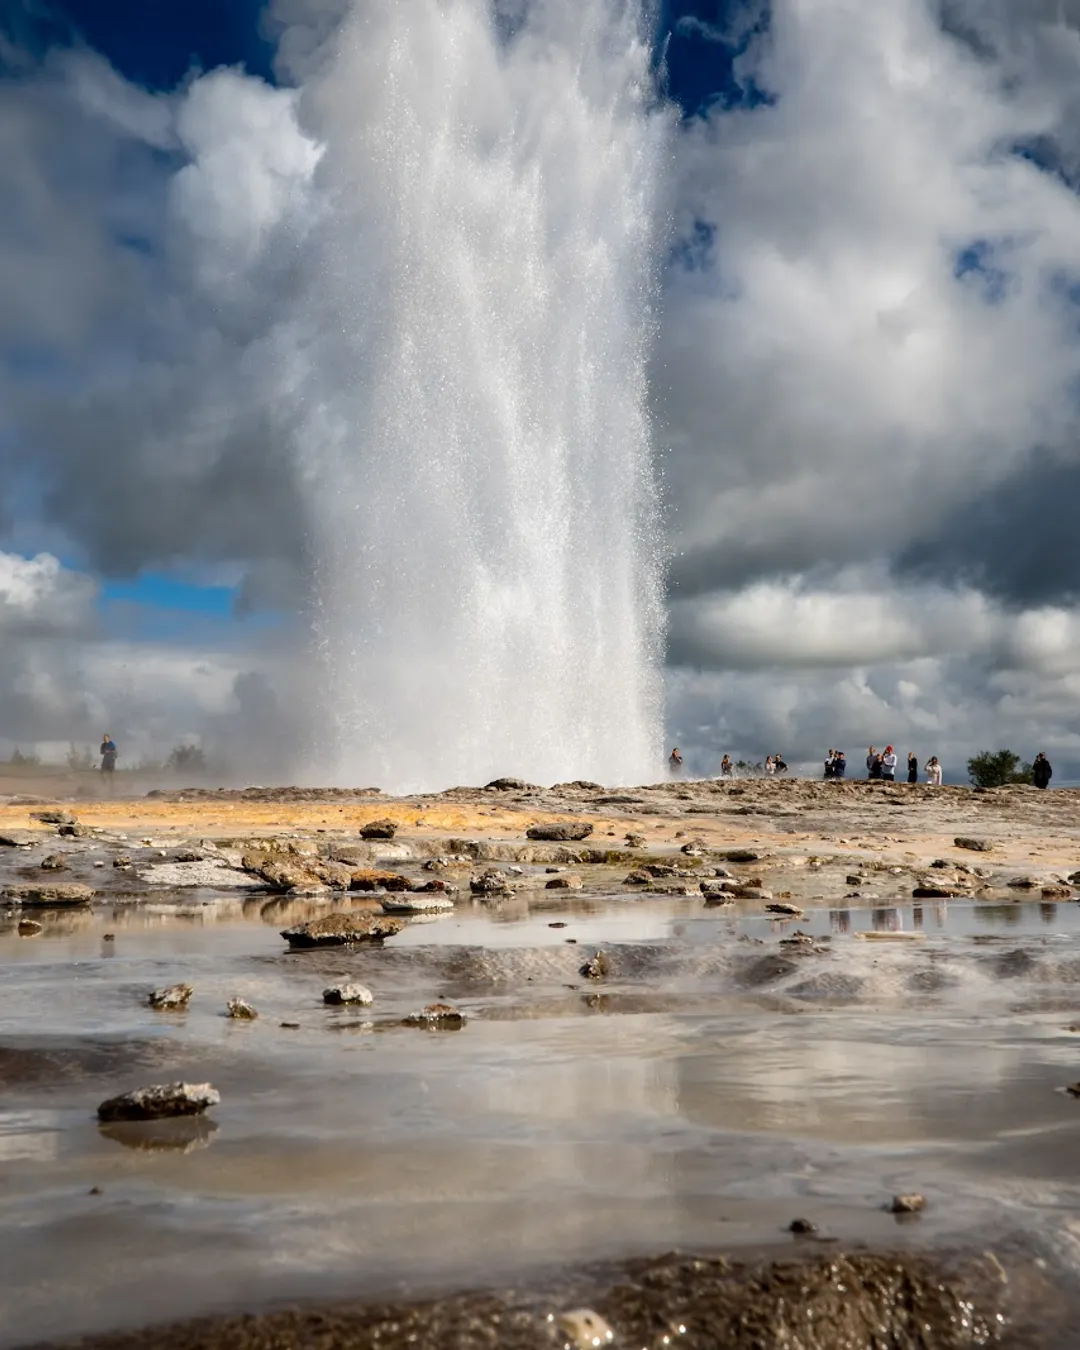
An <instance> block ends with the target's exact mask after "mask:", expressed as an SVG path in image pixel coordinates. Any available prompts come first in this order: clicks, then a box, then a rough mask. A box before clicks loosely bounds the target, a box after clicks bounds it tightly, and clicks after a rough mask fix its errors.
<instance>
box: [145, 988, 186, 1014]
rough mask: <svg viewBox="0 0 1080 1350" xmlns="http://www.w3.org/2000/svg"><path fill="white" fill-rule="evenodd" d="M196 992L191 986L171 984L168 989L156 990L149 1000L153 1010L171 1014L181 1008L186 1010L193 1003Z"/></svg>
mask: <svg viewBox="0 0 1080 1350" xmlns="http://www.w3.org/2000/svg"><path fill="white" fill-rule="evenodd" d="M194 992H195V990H194V988H193V987H192V986H191V985H190V984H170V985H169V987H168V988H167V989H155V990H154V992H153V993H152V994H151V995H150V997H149V998H148V999H147V1002H148V1003H149V1004H150V1006H151V1008H157V1009H158V1010H159V1011H163V1012H169V1011H170V1010H172V1011H175V1010H176V1009H179V1008H186V1007H187V1005H188V1004H189V1003H190V1002H191V996H192V994H193V993H194Z"/></svg>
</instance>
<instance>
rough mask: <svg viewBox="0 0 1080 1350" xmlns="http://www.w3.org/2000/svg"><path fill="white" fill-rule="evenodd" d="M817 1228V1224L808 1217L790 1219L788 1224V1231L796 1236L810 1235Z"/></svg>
mask: <svg viewBox="0 0 1080 1350" xmlns="http://www.w3.org/2000/svg"><path fill="white" fill-rule="evenodd" d="M817 1230H818V1226H817V1224H816V1223H814V1222H813V1221H812V1220H810V1219H792V1221H791V1222H790V1223H789V1224H788V1232H789V1233H794V1234H795V1236H796V1237H810V1236H812V1235H813V1234H814V1233H816V1232H817Z"/></svg>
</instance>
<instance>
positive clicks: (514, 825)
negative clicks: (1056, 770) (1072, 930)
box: [0, 779, 1080, 1350]
mask: <svg viewBox="0 0 1080 1350" xmlns="http://www.w3.org/2000/svg"><path fill="white" fill-rule="evenodd" d="M1078 868H1080V793H1077V792H1074V791H1071V790H1057V791H1050V792H1039V791H1037V790H1036V789H1034V788H1027V787H1012V788H1005V789H998V790H994V791H978V790H971V789H964V788H940V789H931V788H929V787H926V786H923V785H917V786H908V785H907V784H894V785H890V784H882V783H877V784H868V783H864V782H859V781H848V782H844V783H826V782H810V781H801V780H781V781H774V782H764V781H743V782H724V783H720V782H713V781H704V782H690V781H673V782H665V783H661V784H656V785H652V786H647V787H638V788H626V789H623V788H618V789H609V788H605V787H602V786H600V785H597V784H592V783H587V782H573V783H566V784H560V785H557V786H555V787H550V788H547V787H536V786H530V785H527V784H524V783H521V782H520V781H517V780H513V779H505V780H499V781H497V782H496V783H493V784H491V785H489V786H487V787H482V788H464V787H463V788H454V789H451V790H449V791H446V792H442V793H438V794H426V795H418V796H412V797H407V798H390V797H387V796H384V795H383V794H381V793H379V792H377V791H376V790H375V789H365V790H361V791H357V792H347V791H341V790H324V791H320V790H316V789H306V788H304V789H300V788H282V789H263V788H258V789H247V790H220V791H213V790H206V789H190V790H185V791H176V792H168V793H164V792H159V791H156V792H152V793H151V794H150V795H149V796H147V797H143V798H138V799H131V798H129V799H115V800H108V801H104V800H100V799H95V800H74V799H69V800H66V801H63V802H55V801H53V802H49V801H46V800H43V799H37V798H33V797H29V798H28V797H27V796H25V795H23V796H13V795H12V796H9V797H8V798H7V799H0V929H6V930H7V931H8V932H9V933H11V935H12V936H14V931H13V930H16V929H17V931H18V934H19V936H20V937H23V938H26V939H27V940H32V939H34V938H35V937H37V938H40V937H41V936H43V935H47V932H48V929H49V927H50V926H63V925H65V924H69V923H71V922H72V921H73V920H76V921H77V916H78V915H79V914H86V913H87V912H88V911H92V910H93V907H95V906H97V905H99V904H100V905H108V906H110V907H111V909H112V910H113V911H115V909H116V907H117V906H123V905H126V904H130V905H133V906H153V905H169V906H174V907H175V906H177V905H181V906H183V905H188V906H192V907H197V906H198V905H200V904H202V903H205V902H208V897H211V896H214V894H215V893H218V899H220V893H221V892H235V893H236V894H237V895H238V896H239V897H246V896H251V897H253V898H254V899H255V900H256V901H259V900H260V897H262V898H263V899H265V898H267V897H270V898H271V899H272V900H273V903H274V905H275V906H278V907H279V908H275V910H274V915H275V919H276V917H277V916H278V915H279V914H280V919H281V932H282V938H283V948H284V946H285V944H286V943H287V944H288V945H290V946H294V947H304V946H322V945H325V944H331V945H332V944H334V943H337V942H349V943H354V944H364V943H368V942H376V943H380V942H385V943H386V947H387V951H388V952H389V950H390V949H392V947H393V942H394V937H395V936H396V934H397V932H398V931H400V929H401V927H402V924H403V923H404V922H407V921H408V920H409V916H418V915H423V914H425V912H426V911H427V910H429V909H436V908H444V907H445V906H447V905H453V906H459V907H463V906H469V905H478V906H493V907H501V908H502V909H504V910H507V911H510V912H512V911H513V907H514V906H521V907H524V908H525V909H529V908H542V907H543V905H544V903H545V897H547V895H548V893H549V892H550V893H551V896H550V899H551V900H555V899H557V900H558V902H559V905H560V906H562V907H565V905H566V904H567V901H568V900H571V901H572V903H574V904H577V903H578V902H579V898H580V903H581V904H582V906H587V905H588V904H589V897H590V894H592V895H594V896H598V895H607V896H611V894H612V893H613V892H617V893H618V894H619V895H623V896H627V897H631V896H637V895H655V894H658V893H659V894H671V895H678V896H683V897H688V896H689V897H692V898H693V899H694V903H695V904H696V903H698V901H700V904H701V906H702V909H703V910H706V909H709V908H713V907H723V908H725V909H727V908H732V909H735V910H737V911H741V912H751V913H758V914H761V913H769V914H772V915H775V916H776V917H777V918H778V919H785V920H795V921H796V923H797V920H798V917H799V915H800V912H801V910H802V908H803V907H804V906H805V907H807V908H810V907H811V906H814V907H820V906H822V905H827V906H829V907H837V908H842V907H843V905H844V901H845V899H847V900H849V901H850V902H851V903H852V904H855V903H856V901H857V902H858V903H859V904H860V905H861V906H864V907H865V906H866V905H874V904H875V902H878V903H880V905H881V906H882V907H887V906H889V905H895V904H899V903H901V902H910V901H911V900H912V899H913V898H914V899H926V900H928V901H936V900H948V899H950V898H964V899H971V900H973V901H975V902H979V901H983V900H985V901H993V900H1001V899H1002V898H1009V899H1014V900H1033V901H1036V902H1042V903H1047V904H1049V903H1052V902H1058V901H1061V902H1066V903H1067V902H1069V901H1071V900H1073V899H1075V898H1077V897H1078V896H1080V871H1077V870H1076V869H1078ZM245 903H246V901H245ZM681 903H684V902H681ZM553 926H557V927H564V926H565V925H564V924H563V923H561V922H560V923H559V924H557V925H553ZM863 936H868V937H873V936H875V935H874V934H872V933H871V934H865V935H863ZM885 936H889V934H885ZM907 936H917V935H912V934H908V935H907ZM275 940H276V939H275ZM814 941H816V940H812V939H809V938H807V937H805V936H804V935H801V934H800V932H799V931H798V929H797V928H795V927H793V925H791V924H789V926H788V928H787V929H785V930H784V936H783V938H782V943H783V945H785V946H788V947H790V948H792V949H793V950H792V952H791V953H789V954H788V955H790V956H791V957H792V958H793V959H794V960H802V959H804V958H803V957H802V956H801V955H799V953H798V952H797V951H795V950H794V949H796V948H798V947H799V945H800V944H803V945H807V946H809V947H812V948H813V950H815V951H821V950H826V949H825V948H820V947H816V946H814V945H813V944H814ZM358 950H369V949H368V948H364V947H362V946H361V947H360V948H358ZM561 950H562V951H564V952H573V951H574V949H573V948H561ZM400 955H401V957H402V958H404V957H405V955H406V953H405V952H401V953H400ZM582 958H584V963H583V964H581V965H580V977H581V979H582V981H584V983H585V984H586V986H588V987H590V988H595V987H597V986H598V985H599V986H602V984H603V982H604V981H605V979H606V978H607V977H608V975H609V966H608V962H607V957H606V956H605V953H604V952H593V951H592V950H591V949H590V950H588V951H581V954H580V955H576V956H574V957H573V962H574V967H575V969H576V968H577V967H578V963H580V962H581V961H582ZM298 959H302V960H303V961H305V962H312V963H315V964H313V965H312V967H311V969H312V970H316V971H317V970H318V969H319V967H318V964H317V963H318V961H319V960H320V954H319V953H313V954H310V955H305V956H304V957H302V958H298ZM470 959H471V960H472V961H473V962H474V964H475V963H476V962H478V961H479V962H482V953H480V954H474V955H473V956H472V957H471V958H470ZM568 959H569V957H568ZM627 959H629V958H627ZM762 959H764V957H763V958H762ZM769 959H770V960H773V961H774V962H775V960H776V957H775V956H770V958H769ZM784 959H787V958H786V957H785V958H784ZM176 988H177V989H179V990H181V991H183V990H184V989H187V990H188V994H189V995H190V988H189V987H188V986H177V987H176ZM341 988H344V989H347V990H349V992H348V995H347V998H346V997H345V995H342V994H341V992H340V990H341ZM358 990H359V992H358ZM165 992H166V993H169V994H170V995H174V996H176V997H180V996H182V995H178V994H176V989H173V990H169V991H165ZM327 995H328V996H329V997H327V996H324V997H326V1001H327V1002H328V1003H330V1002H334V1001H342V1002H346V1001H350V1000H351V1001H354V1002H359V1003H363V1002H365V1001H369V1000H370V994H369V992H368V991H367V990H366V989H364V988H363V986H359V987H356V986H341V987H340V988H339V989H338V998H337V999H336V1000H335V998H334V997H333V995H334V989H333V988H330V989H328V990H327ZM234 1002H236V1003H237V1004H238V1005H239V1004H242V1000H234ZM163 1006H165V1005H163ZM433 1009H442V1011H438V1012H436V1011H433ZM248 1011H249V1012H251V1011H252V1010H250V1009H249V1010H248ZM453 1013H454V1009H453V1008H446V1009H444V1008H443V1005H432V1007H431V1008H429V1009H426V1010H425V1013H424V1014H420V1016H421V1017H424V1016H428V1017H430V1019H431V1020H433V1021H437V1020H438V1019H439V1018H445V1017H446V1016H447V1015H452V1014H453ZM245 1015H246V1014H245V1012H244V1009H243V1008H242V1007H241V1008H239V1010H236V1009H233V1007H232V1005H231V1004H230V1016H234V1017H242V1016H245ZM282 1025H286V1024H285V1023H283V1024H282ZM199 1086H200V1087H201V1088H202V1089H206V1091H207V1092H212V1091H213V1090H212V1089H211V1088H210V1085H209V1084H201V1085H199ZM204 1095H205V1094H204ZM214 1095H215V1096H216V1094H214ZM800 1246H801V1247H802V1251H801V1252H799V1253H797V1255H796V1256H794V1257H791V1256H789V1257H786V1258H785V1259H784V1260H782V1261H780V1262H777V1261H775V1260H773V1259H771V1258H770V1259H764V1258H763V1259H762V1260H759V1261H748V1260H746V1259H741V1260H739V1261H737V1262H735V1263H731V1262H728V1261H726V1260H720V1259H713V1258H709V1259H701V1260H693V1259H690V1258H674V1257H666V1258H660V1259H657V1260H654V1261H651V1262H639V1263H636V1264H633V1265H628V1266H623V1267H620V1268H619V1269H617V1270H616V1269H607V1270H605V1271H592V1272H582V1273H581V1274H580V1275H578V1276H575V1277H574V1279H572V1280H571V1279H568V1278H564V1279H563V1280H562V1282H561V1283H560V1284H559V1285H558V1287H557V1288H556V1287H555V1286H551V1285H546V1284H545V1283H544V1282H543V1280H538V1281H537V1282H536V1284H535V1287H530V1290H529V1291H528V1292H525V1293H523V1292H522V1291H521V1290H520V1289H518V1290H513V1291H508V1290H501V1291H496V1292H492V1293H483V1294H469V1295H463V1296H461V1297H454V1298H444V1299H441V1300H438V1301H436V1302H430V1303H422V1304H421V1303H409V1304H397V1305H389V1304H387V1305H380V1306H375V1305H372V1304H365V1305H363V1306H359V1305H354V1306H351V1307H345V1306H341V1305H333V1306H326V1307H322V1308H318V1309H306V1310H302V1311H298V1312H297V1311H281V1312H275V1313H271V1314H266V1315H260V1316H252V1317H232V1318H224V1319H218V1320H210V1321H201V1322H198V1323H190V1324H185V1325H177V1326H175V1327H172V1328H169V1329H165V1330H162V1331H160V1332H155V1333H154V1337H153V1343H154V1344H156V1345H160V1346H162V1347H164V1348H165V1350H170V1348H172V1350H181V1348H182V1347H184V1348H186V1347H189V1346H196V1345H199V1346H212V1347H223V1348H224V1347H236V1350H247V1348H248V1347H250V1350H263V1348H264V1347H265V1348H266V1350H269V1347H293V1346H295V1347H308V1346H311V1347H320V1348H322V1350H332V1348H337V1347H340V1350H347V1348H355V1350H361V1348H363V1350H367V1347H374V1346H376V1345H379V1346H390V1347H394V1346H398V1345H401V1346H406V1345H408V1346H412V1347H414V1348H415V1350H423V1347H428V1346H430V1347H436V1346H437V1347H446V1348H447V1350H452V1348H453V1347H457V1346H460V1347H473V1346H475V1347H481V1346H484V1347H486V1346H496V1345H497V1346H499V1347H502V1348H503V1350H512V1347H522V1350H525V1348H527V1347H533V1346H536V1347H540V1346H544V1347H547V1346H554V1345H558V1346H575V1347H576V1346H579V1345H581V1346H585V1345H588V1346H595V1345H604V1344H609V1343H610V1344H613V1345H625V1346H638V1345H640V1346H642V1347H646V1348H647V1350H653V1347H657V1350H659V1348H660V1347H661V1346H668V1345H672V1344H683V1345H686V1346H688V1347H691V1346H692V1347H706V1346H709V1347H712V1346H717V1347H719V1346H724V1347H729V1348H730V1350H738V1347H743V1346H746V1347H751V1346H753V1347H763V1348H765V1350H771V1347H777V1350H779V1347H792V1348H793V1350H794V1348H795V1347H805V1350H818V1348H820V1350H825V1348H826V1347H829V1350H833V1348H834V1347H836V1348H838V1350H839V1348H841V1347H847V1346H851V1347H854V1346H860V1347H861V1346H875V1347H881V1348H882V1350H884V1348H885V1347H892V1346H896V1347H901V1346H904V1347H906V1346H927V1347H929V1346H940V1347H954V1346H955V1347H959V1346H969V1345H992V1344H1001V1345H1013V1346H1022V1345H1029V1344H1030V1345H1036V1344H1051V1343H1052V1344H1055V1345H1061V1346H1065V1345H1067V1344H1069V1341H1068V1339H1067V1336H1066V1334H1065V1332H1064V1331H1063V1330H1060V1326H1064V1324H1065V1323H1066V1322H1069V1319H1070V1317H1071V1313H1070V1312H1069V1310H1068V1309H1067V1308H1066V1306H1065V1304H1064V1302H1061V1303H1060V1304H1059V1303H1058V1302H1057V1301H1056V1296H1054V1295H1052V1294H1051V1292H1050V1288H1049V1284H1048V1282H1047V1279H1046V1277H1045V1276H1044V1275H1043V1274H1042V1272H1041V1271H1040V1270H1039V1268H1038V1267H1037V1266H1036V1265H1035V1264H1032V1263H1031V1262H1025V1261H1023V1260H1015V1259H1014V1260H1012V1261H1010V1260H1009V1259H1008V1258H1007V1257H1006V1255H1005V1254H1004V1253H998V1254H997V1255H995V1256H993V1257H989V1256H987V1255H985V1254H977V1255H963V1254H960V1255H955V1254H954V1255H950V1256H947V1257H945V1256H942V1257H940V1258H939V1257H935V1258H933V1259H931V1258H930V1257H928V1256H927V1255H926V1254H925V1253H918V1252H915V1251H906V1252H905V1251H900V1252H899V1253H884V1254H883V1253H871V1252H864V1251H857V1250H855V1251H852V1250H846V1251H844V1252H843V1253H842V1252H841V1251H840V1250H839V1249H838V1248H836V1247H829V1246H827V1245H824V1244H818V1243H817V1242H816V1240H815V1235H814V1234H812V1233H809V1234H807V1235H806V1240H805V1242H804V1243H800ZM583 1310H584V1311H583ZM1058 1318H1060V1319H1061V1321H1060V1324H1059V1322H1058V1321H1057V1320H1056V1319H1058ZM793 1319H794V1320H793ZM1036 1323H1037V1324H1038V1327H1039V1329H1038V1331H1032V1330H1031V1327H1032V1326H1033V1325H1035V1324H1036ZM1051 1324H1053V1326H1054V1328H1055V1330H1054V1331H1053V1337H1052V1339H1047V1337H1048V1336H1050V1334H1051V1333H1050V1330H1049V1328H1050V1327H1051ZM1072 1324H1074V1319H1073V1322H1071V1323H1070V1325H1072ZM609 1331H610V1333H611V1335H610V1336H609V1334H608V1333H609ZM147 1343H148V1341H147V1339H146V1333H137V1334H135V1333H118V1334H116V1335H113V1336H104V1337H97V1338H93V1339H89V1340H86V1341H84V1342H82V1344H84V1345H86V1346H87V1347H89V1346H93V1347H95V1350H128V1348H129V1347H134V1346H136V1345H143V1344H147Z"/></svg>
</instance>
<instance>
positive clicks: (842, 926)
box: [829, 909, 851, 933]
mask: <svg viewBox="0 0 1080 1350" xmlns="http://www.w3.org/2000/svg"><path fill="white" fill-rule="evenodd" d="M829 927H830V928H831V929H832V931H833V932H834V933H850V932H851V910H850V909H830V910H829Z"/></svg>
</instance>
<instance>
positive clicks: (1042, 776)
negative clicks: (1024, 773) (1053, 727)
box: [1031, 750, 1054, 788]
mask: <svg viewBox="0 0 1080 1350" xmlns="http://www.w3.org/2000/svg"><path fill="white" fill-rule="evenodd" d="M1053 776H1054V770H1053V769H1052V768H1051V767H1050V761H1049V760H1048V759H1047V758H1046V756H1045V755H1044V754H1043V752H1042V751H1041V750H1040V751H1039V753H1038V754H1037V755H1036V756H1035V763H1034V764H1032V766H1031V781H1032V782H1033V783H1034V784H1035V786H1036V787H1037V788H1048V787H1049V786H1050V779H1051V778H1053Z"/></svg>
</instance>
